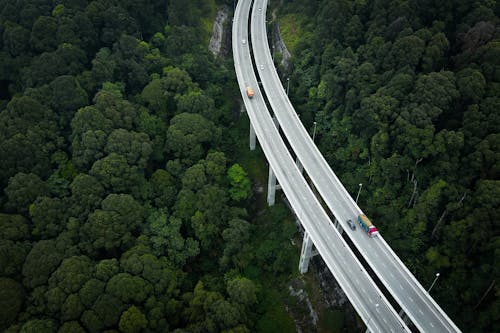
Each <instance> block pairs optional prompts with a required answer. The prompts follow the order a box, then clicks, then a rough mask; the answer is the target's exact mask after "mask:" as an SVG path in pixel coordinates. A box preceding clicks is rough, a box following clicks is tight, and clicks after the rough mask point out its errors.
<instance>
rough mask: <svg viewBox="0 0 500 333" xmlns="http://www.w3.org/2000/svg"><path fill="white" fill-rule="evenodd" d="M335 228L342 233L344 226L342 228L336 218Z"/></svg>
mask: <svg viewBox="0 0 500 333" xmlns="http://www.w3.org/2000/svg"><path fill="white" fill-rule="evenodd" d="M335 228H337V231H338V232H339V233H340V234H341V235H342V233H343V232H344V228H342V226H341V225H340V223H339V221H338V220H337V219H335Z"/></svg>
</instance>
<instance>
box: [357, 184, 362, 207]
mask: <svg viewBox="0 0 500 333" xmlns="http://www.w3.org/2000/svg"><path fill="white" fill-rule="evenodd" d="M362 187H363V184H362V183H359V190H358V194H357V195H356V203H358V198H359V194H360V193H361V188H362Z"/></svg>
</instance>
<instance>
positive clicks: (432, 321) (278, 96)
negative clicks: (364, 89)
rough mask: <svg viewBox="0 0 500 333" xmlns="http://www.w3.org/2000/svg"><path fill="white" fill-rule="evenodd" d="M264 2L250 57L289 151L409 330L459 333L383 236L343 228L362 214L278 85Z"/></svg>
mask: <svg viewBox="0 0 500 333" xmlns="http://www.w3.org/2000/svg"><path fill="white" fill-rule="evenodd" d="M242 1H243V0H242ZM242 1H240V2H242ZM267 3H268V0H255V1H254V5H253V11H252V15H251V40H252V48H253V56H254V59H255V64H256V68H257V71H258V74H259V77H260V80H261V82H262V85H263V88H264V91H265V94H266V96H267V99H268V101H269V104H270V106H271V107H272V110H273V112H274V115H275V117H276V119H277V121H278V123H279V126H280V128H281V129H282V131H283V133H284V135H285V136H286V139H287V140H288V142H289V144H290V146H291V148H292V150H293V151H294V153H295V154H296V156H297V158H298V160H299V161H300V163H301V164H302V165H303V167H304V169H305V171H306V172H307V174H308V176H309V178H310V179H311V181H312V183H313V184H314V186H315V188H316V189H317V191H318V192H319V194H320V195H321V197H322V199H323V200H324V202H325V203H326V205H327V206H328V208H329V209H330V211H331V212H332V214H333V215H334V216H335V218H336V219H337V220H338V221H339V223H340V225H341V226H342V227H343V228H344V232H345V233H346V234H347V236H348V237H349V238H350V239H351V240H352V242H353V244H354V245H355V246H356V248H357V249H358V251H359V252H360V253H361V255H362V256H363V257H364V259H365V260H366V262H367V263H368V264H369V265H370V267H371V269H372V270H373V271H374V272H375V273H376V275H377V276H378V278H379V279H380V281H381V282H382V283H383V285H384V286H385V287H386V288H387V290H388V291H389V292H390V293H391V295H392V296H393V297H394V299H395V300H396V301H397V302H398V303H399V305H400V306H401V308H402V309H403V310H404V312H405V313H406V314H407V315H408V317H409V318H410V319H411V321H412V322H413V323H414V325H415V326H416V327H417V328H418V329H419V330H420V331H421V332H460V330H459V328H458V327H457V326H456V325H455V324H454V323H453V321H452V320H451V319H450V318H449V317H448V316H447V315H446V313H445V312H444V311H443V310H442V309H441V307H439V305H438V304H437V303H436V302H435V301H434V300H433V299H432V297H431V296H430V295H429V293H428V292H427V291H426V290H425V289H424V288H423V287H422V285H421V284H420V283H419V282H418V281H417V279H416V278H415V277H414V275H413V274H412V273H411V272H410V271H409V270H408V269H407V267H406V266H405V265H404V264H403V262H402V261H401V260H400V259H399V257H398V256H397V255H396V254H395V253H394V251H393V250H392V249H391V248H390V246H389V245H388V244H387V242H386V241H385V240H384V238H383V237H382V235H378V236H377V237H374V238H369V237H368V236H367V234H366V233H364V232H363V231H362V230H361V229H360V228H357V230H355V231H353V230H351V229H350V228H348V227H347V228H346V226H347V224H346V223H345V222H346V221H347V220H348V219H351V220H352V221H356V220H357V216H358V215H359V214H362V213H363V212H362V210H361V209H360V208H359V207H358V205H357V204H356V202H355V201H354V200H353V199H352V197H351V196H350V195H349V193H348V192H347V190H346V189H345V187H344V186H343V185H342V183H341V182H340V180H339V179H338V177H337V176H336V175H335V173H334V172H333V171H332V169H331V168H330V166H329V165H328V163H327V162H326V160H325V159H324V157H323V156H322V154H321V152H320V151H319V150H318V148H317V147H316V145H315V144H314V142H313V140H312V139H311V137H310V136H309V133H308V132H307V130H306V129H305V128H304V126H303V125H302V123H301V121H300V119H299V117H298V116H297V113H296V112H295V110H294V108H293V106H292V104H291V102H290V100H289V99H288V96H287V94H286V92H285V89H284V88H283V86H282V84H281V81H280V79H279V76H278V74H277V72H276V69H275V67H274V63H273V59H272V56H271V52H270V48H269V44H268V40H267V32H266V8H267ZM233 47H234V46H233ZM280 183H281V179H280ZM332 246H333V245H332Z"/></svg>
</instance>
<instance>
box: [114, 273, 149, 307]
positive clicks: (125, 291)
mask: <svg viewBox="0 0 500 333" xmlns="http://www.w3.org/2000/svg"><path fill="white" fill-rule="evenodd" d="M152 291H153V288H152V287H151V284H149V283H148V282H147V281H145V280H144V279H143V278H141V277H138V276H132V275H130V274H128V273H118V274H116V275H115V276H113V277H112V278H111V279H110V280H109V281H108V283H107V285H106V293H108V294H110V295H113V296H115V297H117V298H118V299H120V300H121V301H122V302H123V303H135V304H141V303H142V302H144V301H145V300H146V299H147V298H148V297H149V295H150V294H151V292H152Z"/></svg>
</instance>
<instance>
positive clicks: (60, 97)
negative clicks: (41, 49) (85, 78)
mask: <svg viewBox="0 0 500 333" xmlns="http://www.w3.org/2000/svg"><path fill="white" fill-rule="evenodd" d="M49 87H50V89H51V101H50V106H51V107H52V108H53V109H54V110H56V111H57V112H58V114H59V115H61V116H63V120H62V121H63V123H64V124H66V123H67V122H69V121H70V120H71V119H72V118H73V115H74V114H75V112H76V111H77V110H78V109H79V108H81V107H84V106H85V105H87V104H88V95H87V92H86V91H85V90H83V88H82V87H81V86H80V83H79V82H78V80H77V79H76V78H75V77H74V76H71V75H62V76H58V77H56V78H55V79H54V81H52V82H50V84H49Z"/></svg>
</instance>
